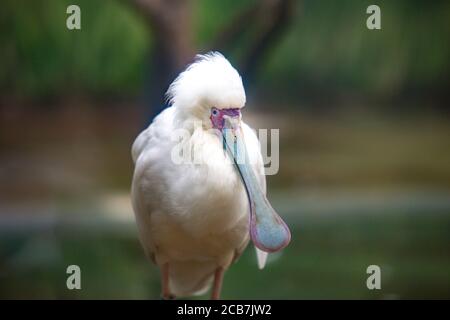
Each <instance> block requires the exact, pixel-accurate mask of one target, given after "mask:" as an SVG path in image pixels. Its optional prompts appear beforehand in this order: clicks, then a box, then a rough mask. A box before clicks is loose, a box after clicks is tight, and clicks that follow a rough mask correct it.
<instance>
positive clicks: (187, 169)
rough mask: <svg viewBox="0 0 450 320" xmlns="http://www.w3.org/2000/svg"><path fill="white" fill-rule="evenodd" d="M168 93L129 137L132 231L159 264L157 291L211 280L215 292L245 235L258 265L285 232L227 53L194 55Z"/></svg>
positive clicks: (189, 290) (201, 288)
mask: <svg viewBox="0 0 450 320" xmlns="http://www.w3.org/2000/svg"><path fill="white" fill-rule="evenodd" d="M167 97H168V99H169V102H170V106H169V107H168V108H167V109H165V110H164V111H162V112H161V113H160V114H159V115H158V116H157V117H156V118H155V119H154V121H153V122H152V124H151V125H150V126H149V127H148V128H147V129H145V130H144V131H143V132H142V133H141V134H140V135H139V136H138V137H137V138H136V141H135V142H134V144H133V147H132V157H133V161H134V163H135V170H134V176H133V183H132V190H131V194H132V203H133V209H134V212H135V215H136V221H137V225H138V229H139V237H140V240H141V243H142V246H143V247H144V249H145V252H146V254H147V256H148V257H150V258H151V259H152V261H153V262H154V263H156V264H157V265H158V267H159V268H160V271H161V282H162V284H161V286H162V297H163V298H164V299H170V298H173V297H175V296H188V295H195V294H202V293H204V292H205V291H207V290H208V289H209V287H210V286H211V284H212V285H213V288H212V293H211V298H212V299H218V298H219V297H220V290H221V286H222V279H223V274H224V271H225V270H227V268H228V267H229V266H230V264H231V263H232V262H234V261H235V260H236V259H237V258H238V257H239V256H240V255H241V254H242V252H243V250H244V249H245V247H246V246H247V244H248V242H249V239H250V238H251V239H252V241H253V243H254V244H255V246H256V251H257V257H258V265H259V267H260V268H263V267H264V264H265V260H266V258H267V253H269V252H275V251H278V250H280V249H282V248H284V247H285V246H286V245H287V244H288V243H289V241H290V237H291V235H290V232H289V229H288V227H287V226H286V224H285V223H284V222H283V220H282V219H281V218H280V217H279V216H278V215H277V214H276V213H275V211H274V210H273V209H272V207H271V206H270V204H269V202H268V200H267V198H266V196H265V193H266V180H265V175H264V164H263V159H262V155H261V151H260V145H259V142H258V139H257V137H256V134H255V133H254V132H253V130H252V129H251V128H250V127H249V126H248V125H247V124H245V123H244V122H243V121H242V116H241V112H240V111H241V108H243V107H244V105H245V99H246V98H245V91H244V87H243V85H242V80H241V77H240V76H239V74H238V72H237V71H236V70H235V69H234V68H233V67H232V66H231V64H230V63H229V62H228V60H227V59H225V58H224V57H223V56H222V55H221V54H220V53H209V54H206V55H199V56H197V58H196V60H195V62H194V63H193V64H191V65H190V66H188V68H187V69H186V70H185V71H184V72H182V73H181V74H180V75H179V76H178V77H177V78H176V79H175V81H174V82H173V83H172V84H171V85H170V87H169V90H168V92H167ZM180 132H182V133H184V134H183V135H180V134H179V133H180ZM176 133H178V134H176ZM191 151H192V153H193V154H191V155H190V156H189V157H184V156H185V155H186V154H189V153H190V152H191ZM180 155H183V157H181V158H182V159H185V160H186V159H188V160H189V161H179V157H178V156H180ZM193 159H194V160H195V161H194V160H193Z"/></svg>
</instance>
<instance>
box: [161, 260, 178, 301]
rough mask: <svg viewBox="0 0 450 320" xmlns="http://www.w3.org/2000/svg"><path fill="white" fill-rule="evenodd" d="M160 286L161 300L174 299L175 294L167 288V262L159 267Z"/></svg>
mask: <svg viewBox="0 0 450 320" xmlns="http://www.w3.org/2000/svg"><path fill="white" fill-rule="evenodd" d="M161 287H162V290H161V291H162V293H161V296H162V299H163V300H173V299H175V296H174V295H173V294H171V293H170V288H169V263H165V264H163V265H162V267H161Z"/></svg>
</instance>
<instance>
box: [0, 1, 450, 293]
mask: <svg viewBox="0 0 450 320" xmlns="http://www.w3.org/2000/svg"><path fill="white" fill-rule="evenodd" d="M70 4H77V5H79V7H80V8H81V30H72V31H71V30H68V29H67V28H66V19H67V17H68V14H67V13H66V8H67V6H68V5H70ZM371 4H378V5H379V6H380V8H381V25H382V29H381V30H368V29H367V28H366V19H367V17H368V14H366V8H367V7H368V6H369V5H371ZM0 26H1V28H0V298H9V299H11V298H12V299H15V298H45V299H47V298H49V299H53V298H68V299H72V298H77V299H90V298H94V299H101V298H124V299H128V298H138V299H156V298H159V274H158V270H157V268H156V267H155V266H153V265H151V264H150V263H149V262H148V261H147V260H146V259H145V257H144V254H143V250H142V249H141V247H140V244H139V242H138V239H137V230H136V227H135V223H134V217H133V213H132V210H131V205H130V200H129V187H130V183H131V177H132V171H133V165H132V161H131V156H130V149H131V144H132V142H133V140H134V138H135V137H136V136H137V134H138V133H139V132H140V131H141V130H142V129H143V128H144V127H145V126H146V125H148V124H149V123H150V121H151V119H152V117H153V115H154V114H156V113H157V112H159V111H160V110H161V109H162V108H163V107H164V102H163V95H164V91H165V90H166V88H167V85H168V84H169V83H170V81H171V80H173V78H174V76H175V75H176V74H177V73H178V72H179V71H180V70H181V69H182V68H183V66H184V65H185V64H186V63H188V62H189V61H192V58H193V56H194V54H195V53H204V52H207V51H209V50H220V51H221V52H223V53H224V54H225V55H226V56H227V57H228V58H229V59H230V60H231V62H232V63H233V64H234V65H235V66H236V67H237V68H238V69H239V70H240V71H241V74H242V76H243V80H244V84H245V86H246V88H247V95H248V104H247V107H246V110H245V111H244V118H245V119H246V120H247V121H248V122H249V123H250V124H251V125H252V126H253V127H254V128H276V129H280V170H279V172H278V174H277V175H274V176H268V192H269V199H270V200H271V201H272V203H273V206H274V207H275V208H276V209H277V211H278V212H279V213H280V215H282V216H283V217H284V218H285V220H286V221H287V223H288V224H289V225H290V226H291V229H292V233H293V239H292V243H291V245H290V246H289V247H288V248H287V249H286V250H284V251H283V252H282V253H280V254H274V255H272V256H271V257H270V258H269V263H268V265H267V267H266V269H264V270H263V271H259V270H257V266H256V258H255V254H254V252H253V249H251V248H250V247H249V248H248V249H247V251H246V252H245V254H244V255H243V256H242V258H241V259H240V260H239V261H238V263H237V264H235V265H233V266H232V267H231V268H230V270H229V272H228V273H227V274H226V276H225V283H224V288H223V298H225V299H232V298H239V299H241V298H242V299H243V298H248V299H253V298H255V299H257V298H262V299H271V298H273V299H310V298H318V299H321V298H326V299H345V298H351V299H404V298H450V272H449V270H450V139H449V137H450V126H449V124H450V119H449V117H448V116H449V112H448V106H449V102H450V96H449V93H448V92H449V90H448V88H449V87H450V59H449V58H450V42H449V41H448V39H450V2H449V1H433V2H429V1H428V2H427V1H419V0H417V1H412V0H409V1H407V0H403V1H401V0H398V1H376V2H375V3H374V2H372V1H359V0H344V1H332V0H315V1H313V0H305V1H292V0H285V1H283V0H262V1H256V0H254V1H251V0H245V1H238V0H232V1H216V0H214V1H211V0H198V1H195V0H190V1H189V0H184V1H183V0H168V1H163V2H161V1H156V0H143V1H139V0H136V1H133V0H129V1H128V0H121V1H119V0H116V1H113V0H111V1H100V0H90V1H89V0H83V1H81V0H77V1H66V0H64V1H60V0H38V1H24V0H16V1H13V0H5V1H2V3H1V5H0ZM70 264H77V265H79V266H80V267H81V270H82V290H72V291H70V290H68V289H67V288H66V278H67V274H66V268H67V266H68V265H70ZM373 264H375V265H379V266H380V267H381V270H382V289H381V290H368V289H367V287H366V279H367V277H368V275H367V274H366V268H367V267H368V266H369V265H373Z"/></svg>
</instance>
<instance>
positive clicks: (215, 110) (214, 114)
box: [211, 109, 219, 116]
mask: <svg viewBox="0 0 450 320" xmlns="http://www.w3.org/2000/svg"><path fill="white" fill-rule="evenodd" d="M211 113H212V115H213V116H217V115H218V114H219V111H217V109H212V111H211Z"/></svg>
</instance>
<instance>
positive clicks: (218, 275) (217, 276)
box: [211, 267, 224, 300]
mask: <svg viewBox="0 0 450 320" xmlns="http://www.w3.org/2000/svg"><path fill="white" fill-rule="evenodd" d="M223 273H224V270H223V268H222V267H219V268H217V269H216V271H215V273H214V284H213V288H212V292H211V300H219V299H220V291H221V290H222V280H223Z"/></svg>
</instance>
